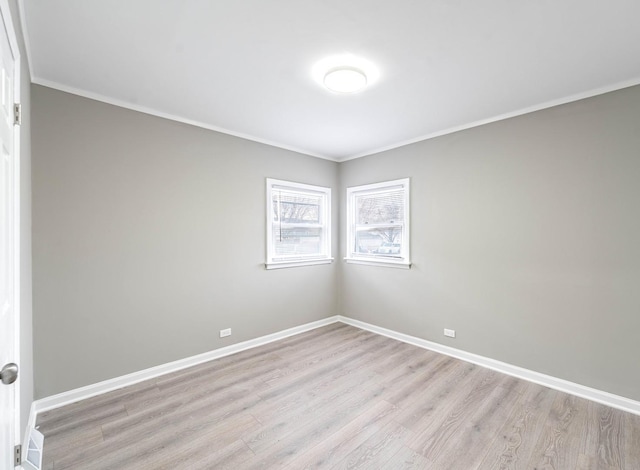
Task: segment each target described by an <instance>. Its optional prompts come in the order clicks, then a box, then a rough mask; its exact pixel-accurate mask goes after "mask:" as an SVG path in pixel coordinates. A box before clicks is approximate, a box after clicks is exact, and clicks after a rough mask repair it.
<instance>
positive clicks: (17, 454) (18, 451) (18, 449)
mask: <svg viewBox="0 0 640 470" xmlns="http://www.w3.org/2000/svg"><path fill="white" fill-rule="evenodd" d="M13 463H14V464H15V466H16V467H17V466H18V465H20V464H21V463H22V446H21V445H20V444H18V445H17V446H15V447H14V448H13Z"/></svg>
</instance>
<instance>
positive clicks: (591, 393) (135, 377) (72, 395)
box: [27, 315, 640, 430]
mask: <svg viewBox="0 0 640 470" xmlns="http://www.w3.org/2000/svg"><path fill="white" fill-rule="evenodd" d="M336 322H342V323H345V324H347V325H351V326H355V327H357V328H361V329H363V330H367V331H371V332H372V333H376V334H379V335H382V336H387V337H389V338H392V339H396V340H398V341H402V342H404V343H408V344H412V345H414V346H418V347H420V348H424V349H429V350H431V351H434V352H437V353H441V354H445V355H447V356H451V357H455V358H456V359H461V360H463V361H466V362H471V363H473V364H477V365H479V366H482V367H486V368H488V369H492V370H495V371H498V372H501V373H503V374H507V375H511V376H513V377H518V378H520V379H524V380H528V381H529V382H534V383H537V384H540V385H544V386H545V387H549V388H553V389H555V390H559V391H561V392H565V393H569V394H571V395H575V396H578V397H581V398H586V399H587V400H592V401H595V402H598V403H601V404H603V405H607V406H610V407H612V408H617V409H619V410H623V411H627V412H629V413H633V414H636V415H640V402H638V401H635V400H631V399H630V398H625V397H621V396H619V395H614V394H612V393H608V392H604V391H601V390H597V389H594V388H590V387H586V386H584V385H580V384H576V383H573V382H569V381H568V380H563V379H559V378H556V377H552V376H550V375H546V374H541V373H539V372H535V371H532V370H529V369H525V368H522V367H518V366H514V365H512V364H507V363H506V362H501V361H497V360H495V359H491V358H488V357H484V356H480V355H477V354H473V353H470V352H466V351H462V350H460V349H456V348H452V347H449V346H445V345H443V344H439V343H434V342H432V341H428V340H425V339H421V338H416V337H415V336H410V335H406V334H404V333H399V332H397V331H393V330H389V329H387V328H382V327H379V326H376V325H372V324H370V323H366V322H363V321H360V320H354V319H352V318H349V317H346V316H342V315H335V316H332V317H328V318H324V319H322V320H318V321H315V322H311V323H306V324H304V325H300V326H296V327H294V328H289V329H287V330H282V331H279V332H276V333H272V334H270V335H266V336H261V337H259V338H255V339H252V340H249V341H243V342H241V343H237V344H232V345H230V346H226V347H224V348H219V349H214V350H213V351H209V352H206V353H203V354H198V355H196V356H191V357H187V358H185V359H180V360H178V361H173V362H169V363H167V364H162V365H160V366H156V367H151V368H149V369H145V370H141V371H138V372H134V373H131V374H127V375H123V376H121V377H116V378H114V379H109V380H105V381H103V382H98V383H96V384H92V385H87V386H86V387H81V388H77V389H74V390H69V391H68V392H63V393H60V394H57V395H52V396H50V397H46V398H42V399H40V400H36V401H34V402H33V403H32V404H31V411H30V414H29V421H28V423H27V430H28V429H29V428H31V427H35V425H36V420H37V416H38V413H42V412H44V411H48V410H52V409H54V408H59V407H61V406H64V405H68V404H71V403H75V402H77V401H80V400H85V399H87V398H91V397H94V396H96V395H101V394H103V393H107V392H110V391H113V390H117V389H119V388H123V387H127V386H129V385H133V384H136V383H139V382H142V381H144V380H148V379H152V378H155V377H159V376H161V375H165V374H169V373H171V372H175V371H178V370H181V369H186V368H187V367H192V366H195V365H198V364H202V363H203V362H208V361H211V360H214V359H218V358H221V357H224V356H228V355H230V354H234V353H237V352H240V351H245V350H247V349H251V348H255V347H257V346H262V345H264V344H268V343H272V342H274V341H278V340H281V339H284V338H287V337H289V336H293V335H297V334H299V333H304V332H305V331H309V330H313V329H316V328H320V327H322V326H326V325H330V324H332V323H336Z"/></svg>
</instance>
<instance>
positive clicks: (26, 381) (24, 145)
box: [9, 0, 34, 438]
mask: <svg viewBox="0 0 640 470" xmlns="http://www.w3.org/2000/svg"><path fill="white" fill-rule="evenodd" d="M9 8H10V9H11V17H12V22H13V27H14V28H15V30H16V36H17V37H18V46H19V47H20V60H21V69H20V102H21V103H22V125H21V126H20V364H19V365H20V378H19V380H20V425H21V427H22V432H23V433H24V430H25V428H26V425H27V421H28V419H29V411H30V408H31V402H32V401H33V379H34V377H33V329H32V303H31V76H30V74H29V63H28V61H27V54H26V51H25V47H24V36H23V34H22V28H21V24H20V16H19V12H18V5H17V2H16V0H10V1H9ZM20 438H22V436H20Z"/></svg>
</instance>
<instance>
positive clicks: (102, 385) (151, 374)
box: [28, 316, 339, 427]
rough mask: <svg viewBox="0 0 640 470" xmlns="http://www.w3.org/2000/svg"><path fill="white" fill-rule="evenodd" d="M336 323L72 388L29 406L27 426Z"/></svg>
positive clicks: (316, 324)
mask: <svg viewBox="0 0 640 470" xmlns="http://www.w3.org/2000/svg"><path fill="white" fill-rule="evenodd" d="M338 321H339V320H338V317H337V316H333V317H328V318H323V319H322V320H318V321H314V322H311V323H306V324H304V325H300V326H295V327H293V328H288V329H286V330H282V331H278V332H276V333H272V334H269V335H266V336H260V337H259V338H254V339H250V340H248V341H243V342H241V343H236V344H232V345H230V346H225V347H223V348H218V349H214V350H213V351H208V352H206V353H202V354H198V355H196V356H191V357H187V358H184V359H179V360H177V361H173V362H168V363H166V364H162V365H159V366H155V367H150V368H149V369H144V370H141V371H138V372H133V373H131V374H126V375H123V376H120V377H116V378H113V379H109V380H105V381H102V382H98V383H95V384H92V385H87V386H86V387H81V388H76V389H74V390H69V391H67V392H62V393H59V394H57V395H51V396H49V397H45V398H41V399H39V400H36V401H34V402H33V403H32V405H31V412H30V416H29V422H28V427H35V424H36V418H37V415H38V413H42V412H44V411H49V410H52V409H54V408H60V407H61V406H65V405H69V404H71V403H75V402H77V401H80V400H86V399H87V398H91V397H95V396H96V395H101V394H103V393H107V392H111V391H113V390H118V389H120V388H123V387H127V386H129V385H133V384H136V383H139V382H143V381H145V380H149V379H153V378H155V377H160V376H161V375H165V374H169V373H171V372H176V371H179V370H182V369H186V368H188V367H192V366H195V365H198V364H202V363H203V362H208V361H212V360H214V359H219V358H221V357H225V356H229V355H231V354H235V353H238V352H240V351H245V350H247V349H251V348H255V347H258V346H262V345H264V344H268V343H272V342H274V341H278V340H281V339H284V338H288V337H289V336H293V335H297V334H299V333H304V332H305V331H310V330H314V329H316V328H320V327H322V326H326V325H330V324H331V323H336V322H338Z"/></svg>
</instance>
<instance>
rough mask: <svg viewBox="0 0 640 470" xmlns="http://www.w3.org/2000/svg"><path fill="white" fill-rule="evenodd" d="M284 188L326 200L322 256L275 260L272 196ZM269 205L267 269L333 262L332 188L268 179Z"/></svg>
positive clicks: (322, 215)
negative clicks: (276, 190) (274, 192)
mask: <svg viewBox="0 0 640 470" xmlns="http://www.w3.org/2000/svg"><path fill="white" fill-rule="evenodd" d="M278 187H282V188H287V189H293V190H300V191H302V192H307V193H313V194H316V195H321V196H322V197H323V199H324V207H323V210H322V214H321V220H322V223H321V224H320V225H321V226H323V227H325V233H324V236H323V238H322V241H323V247H322V248H323V250H322V251H323V252H324V253H325V255H322V256H307V257H299V258H296V257H288V258H286V259H275V258H276V253H275V250H274V249H273V217H272V215H271V210H272V206H271V204H272V194H273V190H274V189H276V188H278ZM266 202H267V204H266V232H267V260H266V262H265V268H266V269H280V268H294V267H299V266H315V265H319V264H329V263H331V262H332V261H333V258H332V257H331V188H326V187H323V186H314V185H311V184H304V183H294V182H292V181H285V180H278V179H274V178H267V201H266Z"/></svg>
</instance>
